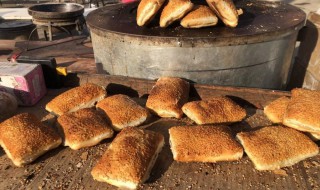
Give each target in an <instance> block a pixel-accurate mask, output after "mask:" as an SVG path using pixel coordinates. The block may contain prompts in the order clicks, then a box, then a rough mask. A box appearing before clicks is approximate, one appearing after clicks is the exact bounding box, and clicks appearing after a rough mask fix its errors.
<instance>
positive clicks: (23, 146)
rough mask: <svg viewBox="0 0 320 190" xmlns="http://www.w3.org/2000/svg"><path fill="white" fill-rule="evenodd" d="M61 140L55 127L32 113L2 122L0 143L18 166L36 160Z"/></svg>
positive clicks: (0, 125)
mask: <svg viewBox="0 0 320 190" xmlns="http://www.w3.org/2000/svg"><path fill="white" fill-rule="evenodd" d="M61 142H62V140H61V137H60V136H59V135H58V134H57V133H56V131H54V129H53V128H51V127H48V126H45V125H44V124H42V123H41V121H40V120H39V119H37V117H36V116H34V115H33V114H30V113H22V114H18V115H15V116H13V117H11V118H9V119H7V120H5V121H4V122H2V123H1V124H0V145H1V146H2V147H4V150H5V152H6V153H7V155H8V157H9V158H10V159H11V160H12V161H13V163H14V164H15V165H17V166H22V165H25V164H28V163H30V162H32V161H34V160H35V159H36V158H37V157H39V156H40V155H42V154H43V153H45V152H47V151H48V150H50V149H53V148H56V147H57V146H59V145H60V144H61Z"/></svg>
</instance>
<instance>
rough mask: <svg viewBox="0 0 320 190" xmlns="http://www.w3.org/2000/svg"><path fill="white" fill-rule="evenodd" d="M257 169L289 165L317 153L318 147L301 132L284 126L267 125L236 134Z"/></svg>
mask: <svg viewBox="0 0 320 190" xmlns="http://www.w3.org/2000/svg"><path fill="white" fill-rule="evenodd" d="M237 138H238V139H239V141H240V143H241V144H242V146H243V147H244V150H245V152H246V153H247V155H248V157H249V158H250V159H251V160H252V162H253V164H254V165H255V168H256V169H257V170H275V169H280V168H282V167H286V166H291V165H293V164H295V163H298V162H300V161H301V160H303V159H306V158H308V157H312V156H315V155H317V154H318V153H319V148H318V146H317V144H315V143H314V142H313V141H312V140H310V139H309V138H308V137H307V136H306V135H304V134H303V133H301V132H299V131H296V130H294V129H291V128H288V127H284V126H267V127H264V128H261V129H259V130H256V131H252V132H242V133H238V134H237Z"/></svg>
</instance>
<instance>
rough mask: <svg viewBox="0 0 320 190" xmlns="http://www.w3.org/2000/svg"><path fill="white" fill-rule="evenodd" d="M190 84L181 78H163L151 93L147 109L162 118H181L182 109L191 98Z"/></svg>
mask: <svg viewBox="0 0 320 190" xmlns="http://www.w3.org/2000/svg"><path fill="white" fill-rule="evenodd" d="M189 89H190V87H189V83H188V82H187V81H185V80H183V79H180V78H174V77H161V78H159V79H158V81H157V83H156V84H155V86H153V88H152V89H151V91H150V95H149V97H148V99H147V103H146V107H147V108H148V109H150V110H151V111H152V112H153V113H155V114H157V115H158V116H160V117H175V118H181V117H182V116H183V112H182V110H181V107H182V106H183V104H185V103H186V102H187V101H188V98H189Z"/></svg>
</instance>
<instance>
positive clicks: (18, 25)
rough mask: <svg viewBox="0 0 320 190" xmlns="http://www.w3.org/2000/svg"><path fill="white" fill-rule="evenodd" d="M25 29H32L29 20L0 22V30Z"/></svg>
mask: <svg viewBox="0 0 320 190" xmlns="http://www.w3.org/2000/svg"><path fill="white" fill-rule="evenodd" d="M26 27H34V24H32V21H31V20H0V29H1V30H7V29H22V28H26Z"/></svg>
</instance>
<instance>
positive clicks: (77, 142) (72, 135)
mask: <svg viewBox="0 0 320 190" xmlns="http://www.w3.org/2000/svg"><path fill="white" fill-rule="evenodd" d="M58 124H59V126H60V128H61V129H62V132H63V135H64V137H65V139H64V141H65V142H64V143H65V146H70V148H72V149H76V150H77V149H79V148H83V147H88V146H94V145H96V144H98V143H99V142H100V141H101V140H103V139H106V138H110V137H112V136H113V130H112V129H111V127H110V126H109V124H108V123H107V121H106V119H105V118H104V117H103V116H102V115H101V114H100V113H99V112H98V111H96V110H95V109H92V108H84V109H80V110H78V111H76V112H72V113H66V114H64V115H62V116H60V117H59V118H58Z"/></svg>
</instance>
